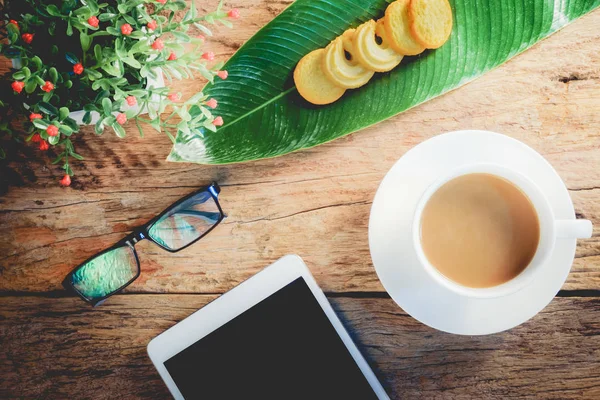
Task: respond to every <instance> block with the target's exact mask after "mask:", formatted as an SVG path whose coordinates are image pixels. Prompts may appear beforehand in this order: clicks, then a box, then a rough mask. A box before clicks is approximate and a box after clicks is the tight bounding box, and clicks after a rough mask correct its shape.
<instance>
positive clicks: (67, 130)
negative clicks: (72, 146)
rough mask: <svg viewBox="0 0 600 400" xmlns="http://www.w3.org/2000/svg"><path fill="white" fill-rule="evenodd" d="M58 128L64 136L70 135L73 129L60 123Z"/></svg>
mask: <svg viewBox="0 0 600 400" xmlns="http://www.w3.org/2000/svg"><path fill="white" fill-rule="evenodd" d="M58 130H59V131H60V133H62V134H64V135H66V136H71V135H72V134H73V129H71V127H69V126H67V125H61V126H60V127H59V128H58Z"/></svg>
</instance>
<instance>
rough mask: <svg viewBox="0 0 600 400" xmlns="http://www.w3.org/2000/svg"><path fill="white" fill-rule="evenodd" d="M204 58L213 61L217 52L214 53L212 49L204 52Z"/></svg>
mask: <svg viewBox="0 0 600 400" xmlns="http://www.w3.org/2000/svg"><path fill="white" fill-rule="evenodd" d="M202 58H204V59H205V60H208V61H212V60H214V59H215V53H213V52H212V51H207V52H206V53H204V54H202Z"/></svg>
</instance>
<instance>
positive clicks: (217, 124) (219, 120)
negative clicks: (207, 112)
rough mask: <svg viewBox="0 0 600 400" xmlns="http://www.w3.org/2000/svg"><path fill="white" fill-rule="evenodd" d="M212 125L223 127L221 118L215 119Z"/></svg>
mask: <svg viewBox="0 0 600 400" xmlns="http://www.w3.org/2000/svg"><path fill="white" fill-rule="evenodd" d="M212 124H213V125H214V126H221V125H223V118H221V117H217V118H215V119H214V120H213V122H212Z"/></svg>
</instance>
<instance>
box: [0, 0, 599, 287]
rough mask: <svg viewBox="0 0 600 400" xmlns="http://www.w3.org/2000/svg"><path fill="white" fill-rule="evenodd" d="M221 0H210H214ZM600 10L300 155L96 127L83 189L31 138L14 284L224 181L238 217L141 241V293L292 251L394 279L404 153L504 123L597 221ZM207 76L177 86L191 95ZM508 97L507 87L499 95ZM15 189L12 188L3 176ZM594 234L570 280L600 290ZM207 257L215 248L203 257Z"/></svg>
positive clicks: (235, 40)
mask: <svg viewBox="0 0 600 400" xmlns="http://www.w3.org/2000/svg"><path fill="white" fill-rule="evenodd" d="M287 4H289V2H288V1H284V2H271V1H266V0H265V1H253V0H242V1H240V2H237V3H236V5H239V6H240V8H241V9H242V14H243V15H244V18H243V19H242V20H241V21H240V22H239V25H238V27H236V28H235V30H233V31H225V30H221V31H222V32H221V33H223V32H227V35H226V36H221V37H220V39H219V41H215V42H211V43H210V44H209V46H210V48H211V49H213V50H214V51H215V52H216V53H217V54H218V55H219V56H220V57H221V58H222V59H225V58H227V57H228V56H230V55H231V54H232V52H233V51H234V50H235V49H236V48H237V47H238V46H239V45H240V44H241V43H243V41H245V40H246V39H247V38H249V37H250V36H251V34H252V33H253V32H255V31H256V30H258V29H259V28H260V27H261V26H262V25H264V23H266V22H267V21H268V20H270V19H271V18H272V16H273V15H274V14H277V13H278V12H280V11H281V9H283V7H285V5H287ZM205 7H206V8H210V7H209V6H205ZM599 25H600V10H597V11H595V12H593V13H591V14H590V15H588V16H586V17H583V18H582V19H580V20H579V21H576V22H575V23H573V24H572V25H570V26H568V27H566V28H565V29H564V30H562V31H561V32H559V33H557V34H555V35H554V36H552V37H551V38H549V39H548V40H546V41H543V42H541V43H539V44H538V45H536V46H534V48H532V49H530V50H528V51H527V52H525V53H523V54H522V55H520V56H518V57H516V58H515V59H513V60H512V61H510V62H508V63H507V64H505V65H504V66H502V67H500V68H498V69H496V70H494V71H492V72H490V73H488V74H486V75H485V76H484V77H482V78H480V79H478V80H476V81H475V82H473V83H470V84H469V85H467V86H465V87H464V88H461V89H459V90H456V91H454V92H451V93H449V94H446V95H444V96H442V97H440V98H437V99H434V100H432V101H430V102H428V103H426V104H424V105H422V106H419V107H417V108H415V109H413V110H410V111H408V112H406V113H403V114H402V115H399V116H396V117H394V118H391V119H389V120H388V121H385V122H382V123H380V124H378V125H376V126H374V127H371V128H369V129H365V130H364V131H362V132H360V133H357V134H354V135H350V136H348V137H346V138H343V139H340V140H337V141H335V142H332V143H329V144H326V145H323V146H320V147H317V148H314V149H310V150H306V151H303V152H299V153H295V154H292V155H288V156H285V157H281V158H277V159H273V160H264V161H259V162H253V163H247V164H241V165H231V166H199V165H191V164H174V163H167V162H165V161H164V158H165V157H166V155H167V154H168V151H169V148H170V142H169V140H168V139H167V138H166V137H164V136H161V135H158V134H155V133H153V132H152V131H148V132H147V135H146V137H145V138H143V139H141V138H138V137H137V134H136V133H135V128H134V127H133V126H130V127H128V134H129V137H128V138H127V139H126V140H121V139H118V138H116V137H114V135H111V134H110V133H108V132H107V133H106V134H105V135H103V136H101V137H98V136H95V135H93V133H92V131H91V130H90V129H89V128H86V129H84V135H81V136H79V137H78V138H77V139H76V146H77V147H78V148H79V149H80V151H81V153H82V154H83V155H84V156H85V157H86V161H85V162H77V163H76V165H75V168H76V170H77V174H78V175H77V176H76V177H75V178H74V183H73V186H72V188H70V189H64V188H59V187H58V186H57V177H58V176H59V170H58V168H55V167H53V166H50V165H49V160H51V159H52V155H53V154H52V152H50V154H49V155H48V158H46V157H41V156H40V155H39V153H38V152H37V151H35V150H33V149H32V148H30V147H25V148H24V149H22V150H19V151H16V150H15V152H13V153H11V157H10V159H9V160H8V161H7V162H5V163H4V164H2V166H0V182H4V184H5V185H7V187H6V189H5V190H6V193H5V194H4V196H2V197H0V227H1V229H0V271H1V272H2V273H1V274H0V290H9V291H33V292H41V291H49V290H56V289H59V288H60V281H61V279H62V277H63V276H64V275H65V274H66V273H67V271H68V270H69V269H70V268H71V267H72V266H74V265H76V264H77V263H79V262H81V261H83V260H84V259H85V258H87V257H88V256H90V255H92V254H93V253H94V252H96V251H98V250H100V249H102V248H104V247H106V246H108V245H110V244H112V243H114V242H115V241H117V240H118V239H119V238H121V237H122V236H123V235H124V234H125V232H128V231H130V230H131V229H132V228H133V227H135V226H137V225H138V224H141V223H143V222H145V221H147V220H149V219H150V218H151V217H152V216H154V215H155V214H156V213H158V212H159V211H161V210H162V209H163V208H164V207H166V206H168V205H169V204H170V203H172V202H173V201H175V200H176V199H178V198H179V197H181V196H183V195H185V194H186V193H188V192H190V191H191V190H193V188H196V187H198V186H199V185H201V184H205V183H207V182H209V181H211V180H218V181H219V182H220V183H222V184H223V185H224V187H225V188H224V191H223V196H222V198H223V205H224V207H225V208H226V209H227V211H228V213H229V215H230V218H229V219H228V221H227V223H226V224H225V225H224V226H223V227H221V228H220V229H219V230H217V231H215V232H214V234H211V235H210V236H209V237H207V238H206V240H203V241H202V242H201V243H199V244H198V245H195V246H193V247H191V248H189V249H188V250H186V251H184V252H182V253H180V254H176V255H171V254H166V253H163V252H161V251H160V250H158V249H157V248H155V247H153V246H151V245H148V244H146V243H145V244H143V245H141V246H140V247H139V250H140V255H141V258H142V263H143V269H144V272H143V275H142V277H141V279H140V280H138V281H137V282H136V283H135V284H134V286H133V287H132V288H131V290H132V291H135V292H203V293H216V292H223V291H226V290H227V289H229V288H231V287H233V286H235V284H237V283H239V282H241V281H242V280H244V279H246V278H248V277H249V276H251V275H252V274H254V273H255V272H257V271H258V270H260V269H261V268H262V267H264V266H265V265H266V264H268V263H270V262H272V261H274V260H276V259H277V258H279V257H280V256H282V255H284V254H286V253H298V254H300V255H302V256H303V257H304V258H305V259H306V261H307V262H308V263H309V264H310V265H311V268H312V271H313V273H314V274H315V275H316V277H317V280H318V281H319V283H320V284H321V285H322V286H323V288H324V289H325V290H327V291H331V292H346V291H381V290H382V287H381V285H380V283H379V281H378V280H377V277H376V275H375V273H374V270H373V268H372V265H371V260H370V256H369V251H368V244H367V240H366V239H367V221H368V215H369V209H370V203H371V201H372V198H373V195H374V192H375V190H376V189H377V186H378V184H379V182H380V181H381V179H382V178H383V176H384V175H385V173H386V172H387V171H388V170H389V168H390V167H391V166H392V165H393V163H394V162H395V161H396V160H397V159H398V158H399V157H400V156H402V154H404V153H405V152H406V151H407V150H409V149H410V148H412V147H413V146H415V145H416V144H418V143H420V142H422V141H423V140H425V139H428V138H430V137H433V136H435V135H437V134H439V133H440V132H444V131H451V130H456V129H469V128H478V129H490V130H494V131H498V132H502V133H505V134H507V135H509V136H512V137H515V138H517V139H519V140H522V141H524V142H525V143H527V144H529V145H531V146H532V147H533V148H535V149H536V150H538V151H539V152H541V153H542V154H543V155H544V156H546V158H547V159H548V160H549V161H550V162H551V163H552V165H553V166H554V167H555V168H556V169H557V171H558V172H559V174H560V175H561V176H562V177H563V179H564V180H565V182H566V184H567V186H568V187H569V189H570V190H571V195H572V197H573V201H574V204H575V208H576V211H577V213H578V214H579V215H581V216H583V217H586V218H589V219H591V220H592V221H594V223H595V224H596V225H598V221H599V220H600V206H599V205H598V202H597V201H596V199H597V196H598V193H599V192H598V191H599V190H600V157H598V148H599V147H600V134H599V132H600V114H598V112H597V110H598V104H600V67H598V66H599V65H600V51H599V50H600V31H599V30H598V29H597V26H599ZM202 85H203V82H202V81H201V80H197V81H192V82H179V83H177V84H174V87H175V88H177V89H180V90H182V91H183V92H185V94H186V95H189V94H191V93H192V92H195V91H197V90H200V89H201V87H202ZM490 93H493V96H490ZM0 185H1V184H0ZM597 235H598V228H596V230H595V236H594V238H592V239H590V240H587V241H581V242H580V245H579V247H578V250H577V256H578V258H577V259H576V260H575V263H574V266H573V271H572V274H571V275H570V276H569V279H568V281H567V283H566V284H565V287H564V288H565V289H570V290H580V289H581V290H588V289H596V288H598V287H600V241H599V240H598V236H597ZM198 260H201V262H200V261H198Z"/></svg>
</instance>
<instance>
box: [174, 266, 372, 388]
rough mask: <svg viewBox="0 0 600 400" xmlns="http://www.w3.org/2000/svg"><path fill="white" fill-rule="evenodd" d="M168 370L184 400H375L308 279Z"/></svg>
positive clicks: (282, 291)
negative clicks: (336, 399) (310, 286)
mask: <svg viewBox="0 0 600 400" xmlns="http://www.w3.org/2000/svg"><path fill="white" fill-rule="evenodd" d="M164 364H165V367H166V368H167V370H168V371H169V374H170V375H171V377H172V378H173V380H174V381H175V384H176V385H177V387H178V389H179V391H180V392H181V394H182V395H183V397H184V398H186V399H278V400H279V399H333V398H338V399H377V396H376V395H375V393H374V392H373V389H372V388H371V386H370V385H369V383H368V382H367V380H366V378H365V377H364V375H363V374H362V372H361V370H360V368H359V367H358V366H357V365H356V362H355V361H354V359H353V358H352V356H351V355H350V353H349V352H348V349H347V348H346V346H345V345H344V342H343V341H342V339H341V338H340V337H339V336H338V334H337V332H336V330H335V328H334V327H333V326H332V325H331V323H330V321H329V319H328V318H327V316H326V315H325V312H324V311H323V309H322V308H321V306H320V305H319V303H318V301H317V300H316V299H315V297H314V296H313V294H312V292H311V291H310V289H309V287H308V286H307V284H306V282H305V281H304V279H303V278H298V279H296V280H295V281H293V282H292V283H290V284H288V285H287V286H285V287H284V288H282V289H280V290H279V291H277V292H275V293H274V294H272V295H271V296H269V297H268V298H266V299H265V300H263V301H261V302H260V303H258V304H257V305H255V306H254V307H252V308H250V309H248V310H247V311H245V312H244V313H242V314H240V315H239V316H237V317H236V318H234V319H232V320H231V321H229V322H228V323H227V324H225V325H223V326H221V327H220V328H218V329H217V330H215V331H213V332H211V333H210V334H208V335H207V336H205V337H203V338H202V339H200V340H199V341H197V342H196V343H194V344H192V345H191V346H189V347H188V348H186V349H185V350H183V351H181V352H180V353H178V354H176V355H174V356H173V357H171V358H170V359H168V360H167V361H165V363H164Z"/></svg>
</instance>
